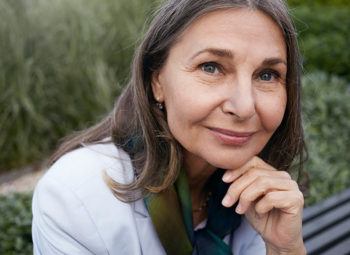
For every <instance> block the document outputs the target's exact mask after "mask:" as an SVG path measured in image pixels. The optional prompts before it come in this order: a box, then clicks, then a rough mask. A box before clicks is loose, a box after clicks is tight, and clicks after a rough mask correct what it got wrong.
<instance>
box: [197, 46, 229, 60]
mask: <svg viewBox="0 0 350 255" xmlns="http://www.w3.org/2000/svg"><path fill="white" fill-rule="evenodd" d="M203 53H210V54H212V55H215V56H218V57H224V58H233V53H232V51H230V50H227V49H219V48H207V49H204V50H200V51H198V52H197V53H196V54H194V55H193V56H192V57H191V59H194V58H195V57H197V56H199V55H201V54H203Z"/></svg>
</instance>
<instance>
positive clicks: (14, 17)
mask: <svg viewBox="0 0 350 255" xmlns="http://www.w3.org/2000/svg"><path fill="white" fill-rule="evenodd" d="M157 2H159V1H157V0H153V1H151V0H149V1H143V0H117V1H114V0H113V1H112V0H106V1H99V0H15V1H13V0H2V1H0V70H1V72H0V124H1V128H0V151H1V153H0V172H1V171H8V170H9V169H12V168H18V167H22V166H24V165H27V164H31V163H34V162H36V161H41V160H43V159H44V158H46V157H47V156H48V155H49V154H50V153H51V152H52V150H53V149H54V148H55V146H56V145H57V142H58V140H59V138H61V137H63V136H64V135H67V134H69V133H71V132H72V131H74V130H79V129H81V128H84V127H87V126H89V125H91V124H92V123H94V122H96V121H97V120H99V119H100V118H101V117H102V116H103V115H105V114H106V113H107V112H108V111H109V110H111V108H112V107H113V103H114V100H115V97H116V96H117V95H118V93H119V92H120V90H121V88H122V86H123V85H124V84H125V81H126V79H127V77H128V74H129V65H130V60H131V55H132V52H133V51H134V47H135V45H136V44H137V41H138V39H139V38H140V37H141V36H142V31H143V26H144V22H145V20H148V18H149V17H150V16H151V10H152V9H153V7H154V5H156V4H157ZM288 2H289V3H290V5H291V6H292V8H291V14H292V16H293V17H294V20H295V23H296V25H297V27H298V31H299V38H300V46H301V50H302V54H303V58H304V64H305V76H304V78H303V111H304V115H303V118H304V124H305V133H306V141H307V145H308V148H309V161H308V162H307V163H306V165H305V169H306V170H307V172H308V174H309V177H310V191H309V194H310V195H309V197H307V204H312V203H315V202H317V201H320V200H322V199H324V198H326V197H328V196H330V195H331V194H334V193H337V192H339V191H341V190H342V189H345V188H346V187H350V171H349V163H350V156H349V155H350V154H349V153H348V152H349V151H350V143H349V139H350V92H349V91H350V89H349V81H350V51H349V50H348V43H349V42H350V30H349V27H350V4H349V1H348V0H310V1H303V0H299V1H297V0H290V1H288ZM30 203H31V194H15V195H10V196H2V197H0V215H1V217H0V229H1V230H2V231H1V232H2V233H0V254H9V255H10V254H30V251H31V249H32V244H31V239H30V219H31V212H30Z"/></svg>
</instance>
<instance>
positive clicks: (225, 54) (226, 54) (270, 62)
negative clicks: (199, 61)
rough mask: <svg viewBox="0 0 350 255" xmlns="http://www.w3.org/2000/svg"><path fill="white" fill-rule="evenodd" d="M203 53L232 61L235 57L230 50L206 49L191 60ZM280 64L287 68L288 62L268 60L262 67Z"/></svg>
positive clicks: (274, 59)
mask: <svg viewBox="0 0 350 255" xmlns="http://www.w3.org/2000/svg"><path fill="white" fill-rule="evenodd" d="M203 53H210V54H212V55H215V56H218V57H223V58H230V59H232V58H233V57H234V54H233V52H232V51H231V50H228V49H220V48H206V49H203V50H200V51H198V52H197V53H196V54H194V55H193V56H192V57H191V59H194V58H196V57H197V56H199V55H201V54H203ZM278 64H284V65H285V66H287V62H286V61H285V60H283V59H280V58H267V59H265V60H264V61H263V62H262V63H261V65H264V66H273V65H278Z"/></svg>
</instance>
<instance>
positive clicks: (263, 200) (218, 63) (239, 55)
mask: <svg viewBox="0 0 350 255" xmlns="http://www.w3.org/2000/svg"><path fill="white" fill-rule="evenodd" d="M286 62H287V59H286V46H285V42H284V38H283V35H282V32H281V31H280V29H279V27H278V26H277V25H276V24H275V23H274V22H273V21H272V20H271V19H270V18H269V17H268V16H266V15H265V14H263V13H262V12H260V11H256V10H248V9H229V10H219V11H215V12H212V13H209V14H206V15H204V16H202V17H201V18H199V19H198V20H196V21H195V22H194V23H192V24H191V25H190V26H189V27H188V28H187V29H186V30H185V32H184V33H183V34H182V36H181V37H180V38H179V40H178V41H177V42H176V44H175V45H174V46H173V47H172V48H171V50H170V52H169V56H168V59H167V61H166V63H165V65H164V66H163V67H162V69H161V70H160V71H159V72H157V73H155V74H154V75H153V79H152V89H153V94H154V97H155V99H156V100H157V101H158V102H161V103H164V105H165V110H166V112H167V121H168V125H169V128H170V131H171V132H172V134H173V136H174V137H175V139H176V140H177V141H178V142H179V143H180V144H181V145H182V146H183V149H184V161H185V166H186V170H187V173H188V177H189V182H190V190H191V195H192V204H193V208H196V207H198V206H199V205H200V204H201V201H202V199H203V197H204V196H205V195H203V186H204V184H205V182H206V180H207V179H208V178H209V177H210V175H211V174H212V173H213V172H214V171H215V170H216V169H217V168H222V169H227V170H226V173H225V175H224V181H226V182H228V183H232V184H231V186H230V188H229V190H228V193H227V195H226V197H225V198H224V200H223V205H224V206H228V207H229V206H231V205H233V204H234V203H235V202H236V201H238V200H239V208H237V209H236V210H237V212H239V213H242V214H243V213H244V214H245V216H246V217H247V219H248V220H249V222H250V223H251V224H252V226H253V227H254V228H255V229H256V230H257V231H258V232H259V233H260V234H261V235H262V237H263V239H264V240H265V242H266V246H267V250H268V253H269V254H303V253H302V252H304V246H303V242H302V238H301V213H302V207H303V197H302V195H301V193H300V191H299V189H298V186H297V184H296V183H295V182H294V181H293V180H291V178H290V176H289V175H288V174H287V173H286V172H281V171H276V169H274V168H273V167H272V166H270V165H268V164H267V163H265V162H264V161H262V160H261V159H260V158H258V157H256V155H258V154H259V152H260V151H261V150H262V149H263V148H264V146H265V145H266V143H267V142H268V140H269V139H270V137H271V136H272V134H273V133H274V131H275V130H276V129H277V128H278V126H279V125H280V123H281V121H282V119H283V116H284V112H285V107H286V102H287V95H286V84H285V77H286V73H287V65H286ZM223 130H226V131H231V132H234V133H227V132H226V131H223ZM203 218H205V215H194V222H195V225H196V223H198V222H200V221H201V220H202V219H203Z"/></svg>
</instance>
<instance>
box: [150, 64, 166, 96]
mask: <svg viewBox="0 0 350 255" xmlns="http://www.w3.org/2000/svg"><path fill="white" fill-rule="evenodd" d="M160 78H161V76H160V72H159V71H157V72H154V73H153V74H152V81H151V85H152V92H153V97H154V98H155V100H156V101H157V102H159V103H162V102H164V88H163V86H164V85H163V84H162V82H161V79H160Z"/></svg>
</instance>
